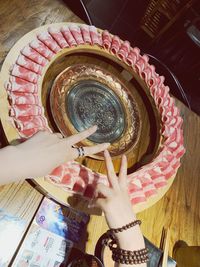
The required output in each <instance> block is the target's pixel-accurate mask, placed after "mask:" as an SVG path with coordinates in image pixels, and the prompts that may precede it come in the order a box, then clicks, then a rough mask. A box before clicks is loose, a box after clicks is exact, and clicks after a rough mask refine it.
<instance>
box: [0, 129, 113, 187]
mask: <svg viewBox="0 0 200 267" xmlns="http://www.w3.org/2000/svg"><path fill="white" fill-rule="evenodd" d="M96 130H97V127H96V126H94V127H91V128H89V129H87V130H85V131H83V132H81V133H78V134H76V135H72V136H70V137H67V138H63V137H62V135H61V134H58V133H50V132H47V131H41V132H38V133H37V134H35V135H34V136H33V137H31V138H30V139H28V140H27V141H25V142H23V143H21V144H19V145H16V146H11V145H10V146H7V147H5V148H3V149H1V150H0V184H6V183H10V182H16V181H18V180H20V179H26V178H36V177H41V176H44V175H47V174H49V173H50V172H51V171H52V170H53V169H54V168H56V167H57V166H59V165H60V164H63V163H65V162H67V161H70V160H74V159H76V158H77V157H78V156H79V154H78V151H77V149H76V148H73V147H72V146H73V145H74V144H76V143H78V142H80V141H82V140H84V139H85V138H87V137H88V136H90V135H91V134H93V133H94V132H95V131H96ZM108 146H109V143H104V144H99V145H96V146H91V147H85V148H84V151H85V155H92V154H96V153H98V152H100V151H103V150H105V149H106V148H107V147H108Z"/></svg>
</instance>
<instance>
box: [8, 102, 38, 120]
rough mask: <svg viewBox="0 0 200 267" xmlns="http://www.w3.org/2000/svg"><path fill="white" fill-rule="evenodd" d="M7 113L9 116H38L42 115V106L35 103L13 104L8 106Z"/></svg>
mask: <svg viewBox="0 0 200 267" xmlns="http://www.w3.org/2000/svg"><path fill="white" fill-rule="evenodd" d="M9 115H10V116H11V117H15V118H18V117H22V116H38V115H42V107H40V106H37V105H27V104H23V105H13V106H12V107H11V108H10V112H9Z"/></svg>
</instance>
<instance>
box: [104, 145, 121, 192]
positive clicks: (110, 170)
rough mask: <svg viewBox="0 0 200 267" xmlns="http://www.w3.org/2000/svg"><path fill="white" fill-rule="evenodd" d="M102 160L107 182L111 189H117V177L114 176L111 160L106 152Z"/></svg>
mask: <svg viewBox="0 0 200 267" xmlns="http://www.w3.org/2000/svg"><path fill="white" fill-rule="evenodd" d="M104 158H105V162H106V170H107V176H108V180H109V182H110V184H111V186H112V187H113V188H115V189H119V183H118V180H117V176H116V174H115V170H114V167H113V163H112V159H111V156H110V154H109V152H108V150H105V151H104Z"/></svg>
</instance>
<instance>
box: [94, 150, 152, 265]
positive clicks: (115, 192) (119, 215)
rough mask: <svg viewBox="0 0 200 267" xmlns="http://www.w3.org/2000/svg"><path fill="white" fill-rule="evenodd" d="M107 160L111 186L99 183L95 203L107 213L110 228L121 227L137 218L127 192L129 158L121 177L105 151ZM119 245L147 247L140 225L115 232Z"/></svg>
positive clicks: (131, 247)
mask: <svg viewBox="0 0 200 267" xmlns="http://www.w3.org/2000/svg"><path fill="white" fill-rule="evenodd" d="M104 155H105V161H106V167H107V175H108V180H109V182H110V188H108V187H106V186H104V185H103V184H99V185H98V186H97V190H96V196H97V198H96V201H95V203H94V205H96V206H98V207H100V208H101V209H102V210H103V211H104V214H105V217H106V220H107V223H108V226H109V228H121V227H122V226H124V225H126V224H129V223H131V222H132V221H134V220H136V215H135V213H134V212H133V209H132V206H131V203H130V199H129V196H128V192H127V181H126V177H127V175H126V172H127V160H126V157H125V156H123V157H122V163H121V168H120V173H119V177H117V176H116V174H115V172H114V168H113V165H112V160H111V157H110V155H109V153H108V152H107V151H105V154H104ZM115 237H116V239H117V242H118V246H119V247H120V248H121V249H125V250H131V251H135V250H140V249H143V248H145V244H144V239H143V235H142V233H141V230H140V227H139V226H138V225H136V226H134V227H131V228H129V229H127V230H125V231H123V232H120V233H117V234H115ZM115 266H116V267H131V266H132V267H133V266H138V267H146V266H147V265H146V263H141V264H137V265H127V264H118V263H116V264H115Z"/></svg>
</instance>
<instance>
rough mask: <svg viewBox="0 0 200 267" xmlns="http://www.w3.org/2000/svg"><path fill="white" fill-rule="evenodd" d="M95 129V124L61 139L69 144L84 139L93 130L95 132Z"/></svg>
mask: <svg viewBox="0 0 200 267" xmlns="http://www.w3.org/2000/svg"><path fill="white" fill-rule="evenodd" d="M96 130H97V126H96V125H95V126H92V127H90V128H88V129H87V130H85V131H83V132H80V133H78V134H74V135H72V136H70V137H67V138H65V139H64V140H63V141H65V142H66V141H67V143H68V144H70V145H71V146H72V145H74V144H76V143H78V142H80V141H82V140H84V139H86V138H87V137H89V136H90V135H91V134H93V133H94V132H96Z"/></svg>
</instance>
